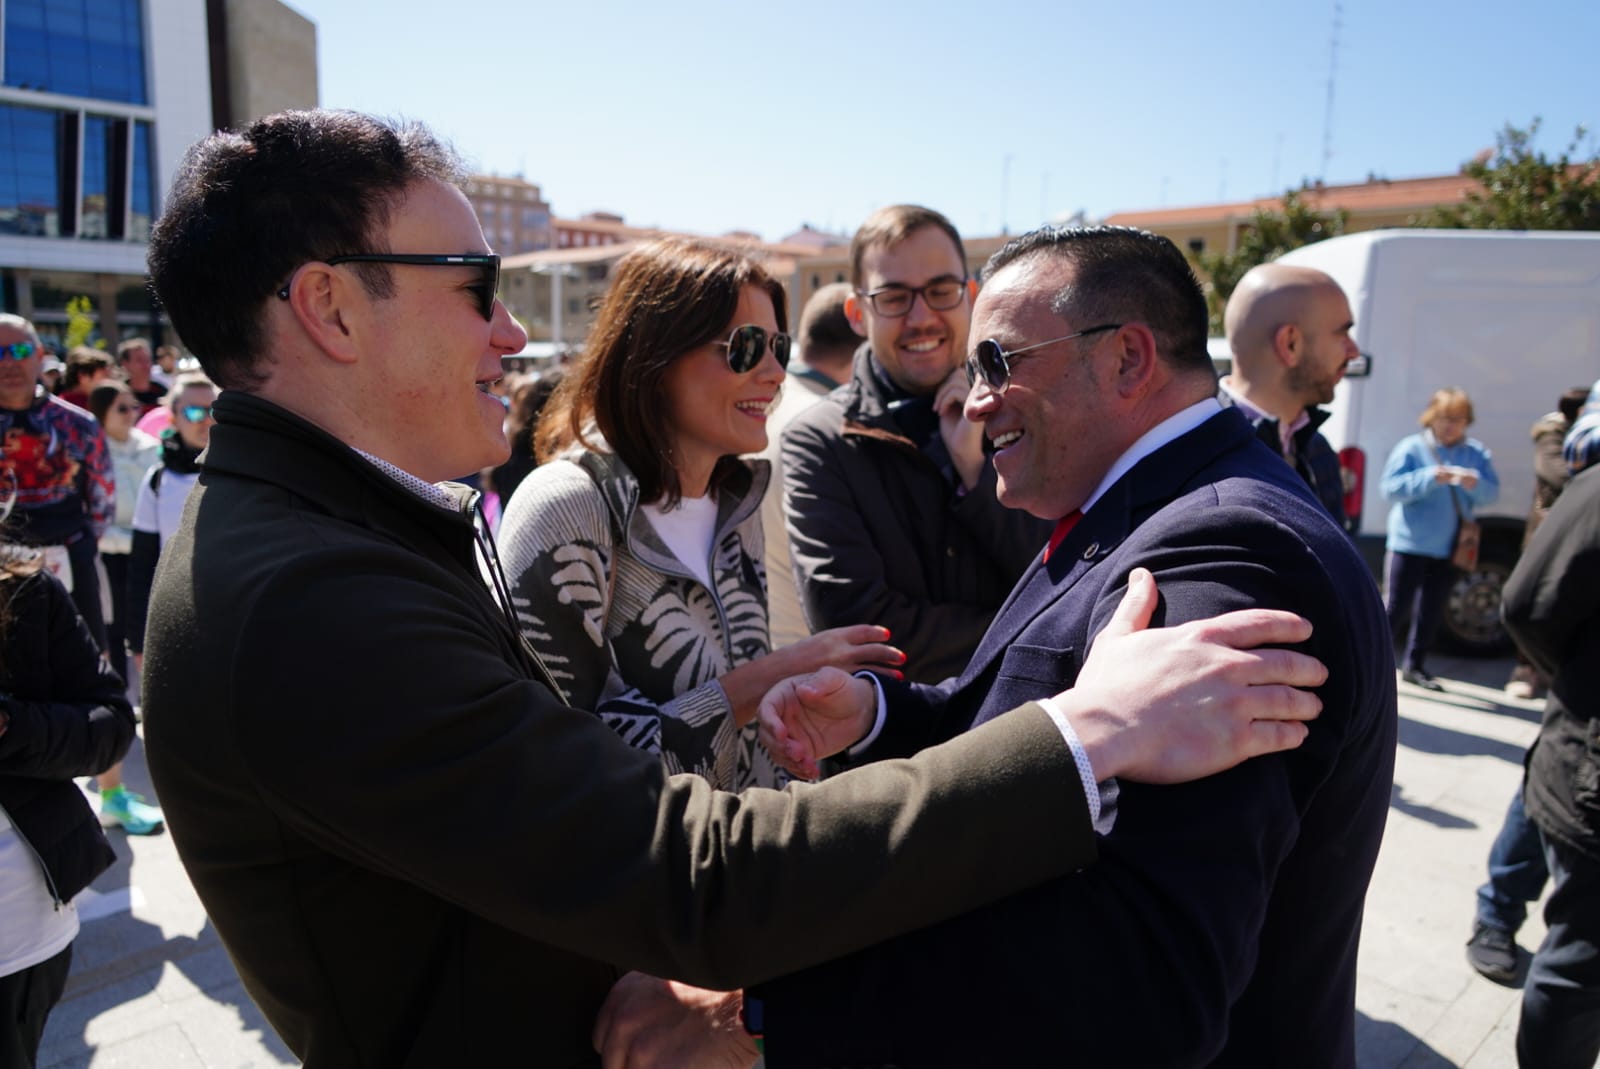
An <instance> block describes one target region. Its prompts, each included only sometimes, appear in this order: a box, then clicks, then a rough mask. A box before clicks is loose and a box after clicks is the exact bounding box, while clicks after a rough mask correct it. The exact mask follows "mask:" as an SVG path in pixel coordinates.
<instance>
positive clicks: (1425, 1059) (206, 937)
mask: <svg viewBox="0 0 1600 1069" xmlns="http://www.w3.org/2000/svg"><path fill="white" fill-rule="evenodd" d="M1430 668H1432V669H1433V671H1435V672H1436V673H1438V675H1439V677H1440V679H1441V680H1442V681H1443V682H1444V685H1445V687H1446V688H1447V690H1446V692H1445V693H1443V694H1428V693H1426V692H1423V691H1420V690H1417V689H1416V688H1413V687H1409V686H1405V685H1402V686H1401V695H1400V717H1401V719H1400V751H1399V757H1398V761H1397V763H1396V769H1395V786H1394V798H1393V801H1392V803H1391V806H1390V811H1389V826H1388V832H1387V834H1386V835H1385V838H1384V844H1383V852H1382V855H1381V856H1380V858H1379V860H1378V869H1377V873H1376V875H1375V877H1374V880H1373V886H1372V891H1371V893H1370V895H1369V896H1368V899H1367V918H1366V928H1365V931H1364V933H1363V936H1362V940H1361V968H1360V987H1359V990H1358V992H1357V998H1356V1001H1357V1007H1358V1009H1359V1011H1360V1017H1359V1020H1358V1036H1357V1038H1358V1046H1359V1052H1360V1053H1359V1062H1360V1065H1361V1066H1362V1067H1363V1069H1435V1067H1440V1066H1460V1067H1463V1069H1511V1067H1513V1066H1515V1064H1516V1059H1515V1057H1514V1055H1513V1039H1514V1036H1515V1033H1516V1025H1517V1007H1518V1002H1519V999H1520V994H1521V993H1520V991H1518V990H1517V989H1514V988H1506V987H1500V986H1498V985H1495V984H1492V983H1490V982H1489V981H1487V980H1484V979H1483V978H1481V977H1479V976H1478V975H1477V974H1476V973H1474V972H1473V971H1472V970H1471V969H1470V968H1469V967H1468V966H1467V963H1466V959H1465V958H1464V956H1463V949H1462V948H1463V943H1464V941H1465V940H1466V937H1467V935H1468V934H1469V932H1470V929H1471V925H1472V910H1473V890H1474V888H1475V887H1476V886H1477V885H1478V884H1479V883H1481V882H1482V880H1483V875H1484V858H1485V856H1486V855H1487V853H1488V850H1489V844H1490V842H1491V841H1492V840H1493V839H1494V836H1495V832H1496V831H1498V830H1499V827H1500V818H1501V816H1502V814H1503V813H1504V811H1505V806H1506V802H1507V801H1508V800H1509V799H1510V797H1511V792H1512V791H1513V790H1514V789H1515V788H1516V786H1517V784H1518V782H1519V780H1520V778H1521V761H1522V752H1523V750H1524V748H1525V747H1526V746H1527V744H1528V743H1529V742H1531V741H1532V739H1533V736H1534V734H1535V732H1536V730H1537V728H1538V722H1539V712H1540V709H1541V708H1542V702H1538V701H1516V700H1513V699H1509V698H1507V697H1506V696H1505V695H1504V693H1503V692H1502V691H1501V690H1500V685H1501V684H1502V683H1504V681H1505V679H1506V676H1507V674H1508V673H1509V670H1510V662H1508V661H1470V660H1452V659H1450V658H1444V657H1438V658H1435V659H1434V660H1433V661H1432V662H1431V663H1430ZM125 769H126V776H127V779H128V782H129V784H130V785H131V786H132V787H133V788H134V789H136V790H140V791H143V792H145V793H147V794H148V793H150V792H149V782H148V778H147V776H146V774H145V769H144V755H143V750H142V747H141V745H140V744H139V743H137V742H136V743H135V745H134V750H133V752H132V754H131V755H130V756H129V759H128V761H127V764H126V766H125ZM111 834H112V840H113V844H114V845H115V847H116V849H117V853H118V854H119V856H120V858H121V860H120V862H119V863H118V864H117V866H116V867H115V868H113V869H112V870H111V871H109V872H107V873H106V874H105V875H103V876H102V877H101V878H100V879H99V880H97V881H96V882H95V884H94V887H93V888H92V890H91V892H90V893H87V894H86V895H85V897H84V898H83V899H81V900H80V908H81V910H82V915H83V919H84V923H83V931H82V934H81V935H80V936H79V937H78V941H77V943H76V944H75V955H76V957H75V960H74V962H73V966H72V976H71V978H70V980H69V982H68V986H67V992H66V995H65V997H64V998H63V1000H62V1002H61V1004H60V1005H59V1006H57V1007H56V1010H55V1013H54V1014H53V1015H52V1016H51V1018H50V1025H49V1028H48V1029H47V1031H46V1033H45V1037H44V1043H43V1047H42V1049H41V1050H40V1058H39V1065H40V1067H41V1069H67V1067H72V1069H89V1067H92V1069H109V1067H129V1069H145V1067H149V1069H177V1067H184V1066H195V1067H204V1069H266V1067H271V1066H281V1065H295V1064H297V1063H296V1062H295V1060H294V1058H293V1057H292V1056H291V1055H290V1054H289V1051H288V1050H287V1048H285V1047H284V1046H283V1044H282V1043H281V1042H279V1040H278V1039H277V1037H276V1036H275V1035H274V1034H273V1032H272V1030H271V1028H270V1027H268V1026H267V1024H266V1022H265V1020H264V1019H263V1018H262V1016H261V1013H260V1011H259V1010H257V1009H256V1007H255V1005H254V1004H253V1003H252V1002H251V1001H250V998H249V996H248V995H247V994H246V993H245V991H244V988H243V986H241V984H240V983H239V979H238V976H237V975H236V974H235V972H234V970H233V967H232V965H231V964H230V963H229V961H228V957H227V954H226V953H225V952H224V951H223V949H222V946H221V944H220V943H219V942H218V940H217V934H216V931H215V929H213V928H212V927H211V925H210V923H209V922H208V921H207V919H206V916H205V912H204V911H203V910H202V909H201V908H200V904H199V902H198V901H197V900H196V899H195V896H194V892H193V890H192V889H191V888H190V886H189V883H188V880H187V879H186V878H185V876H184V873H183V869H182V867H181V866H180V865H179V864H178V859H177V854H176V852H175V851H174V850H173V847H172V840H171V838H170V837H168V836H165V835H161V836H155V837H150V838H129V837H127V836H125V835H123V834H122V832H120V831H114V832H112V833H111ZM1543 934H1544V933H1543V925H1542V924H1540V923H1539V921H1538V919H1537V917H1535V918H1534V919H1532V920H1530V921H1529V923H1528V925H1527V927H1526V928H1524V929H1523V931H1522V933H1521V939H1520V941H1521V943H1522V945H1523V946H1524V947H1525V948H1529V949H1532V948H1533V947H1536V946H1537V945H1538V941H1539V939H1540V938H1542V937H1543ZM1523 971H1524V972H1525V971H1526V962H1525V961H1524V964H1523Z"/></svg>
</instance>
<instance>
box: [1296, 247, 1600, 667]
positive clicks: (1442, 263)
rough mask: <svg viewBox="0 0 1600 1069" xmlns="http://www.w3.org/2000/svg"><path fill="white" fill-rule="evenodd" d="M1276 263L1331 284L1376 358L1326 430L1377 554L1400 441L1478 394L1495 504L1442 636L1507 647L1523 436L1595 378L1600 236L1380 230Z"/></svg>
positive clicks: (1526, 464) (1476, 429)
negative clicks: (1450, 398) (1315, 272)
mask: <svg viewBox="0 0 1600 1069" xmlns="http://www.w3.org/2000/svg"><path fill="white" fill-rule="evenodd" d="M1280 262H1282V263H1286V264H1302V265H1305V266H1307V267H1315V268H1317V269H1319V270H1322V271H1326V272H1327V273H1328V274H1330V275H1332V276H1333V278H1334V279H1335V280H1336V281H1337V282H1338V283H1339V285H1340V286H1342V287H1343V288H1344V291H1345V294H1346V295H1347V296H1348V297H1349V298H1350V307H1351V310H1352V311H1353V312H1354V313H1355V321H1356V326H1355V338H1356V343H1357V344H1358V345H1359V346H1360V348H1361V351H1362V352H1363V353H1364V354H1367V355H1368V356H1369V357H1370V366H1369V367H1368V373H1367V374H1366V375H1365V376H1363V377H1361V378H1351V379H1347V380H1346V381H1344V382H1341V383H1340V384H1339V388H1338V390H1337V391H1336V393H1335V396H1334V400H1333V403H1332V404H1331V405H1330V406H1328V407H1329V408H1330V409H1331V411H1332V413H1333V414H1332V416H1330V417H1329V419H1328V421H1327V422H1326V423H1324V424H1323V425H1322V433H1323V434H1324V435H1326V436H1327V438H1328V441H1329V442H1330V443H1332V445H1333V447H1334V448H1335V449H1337V450H1339V451H1340V458H1341V461H1342V463H1343V464H1344V466H1345V469H1346V477H1345V478H1346V489H1347V491H1349V492H1348V493H1347V495H1346V499H1345V500H1346V505H1347V508H1351V509H1352V516H1353V517H1356V518H1357V526H1356V532H1357V535H1358V538H1359V539H1360V540H1361V541H1362V542H1363V543H1364V548H1365V549H1367V550H1368V552H1369V559H1374V560H1375V559H1377V558H1378V557H1379V556H1380V555H1381V552H1382V544H1383V535H1384V529H1385V526H1386V523H1387V520H1388V514H1389V503H1388V502H1387V501H1385V500H1384V498H1383V493H1382V491H1381V489H1380V487H1379V482H1380V479H1381V476H1382V474H1383V466H1384V463H1385V461H1387V460H1388V458H1389V453H1390V451H1391V450H1392V449H1393V448H1394V446H1395V443H1397V442H1399V441H1400V439H1402V438H1404V437H1405V436H1407V435H1409V434H1414V433H1416V431H1417V430H1418V424H1417V417H1418V415H1419V414H1421V412H1422V409H1423V408H1424V407H1425V406H1426V404H1427V402H1428V398H1429V396H1430V395H1431V394H1432V393H1433V391H1434V390H1436V389H1439V388H1440V387H1443V386H1459V387H1460V388H1462V389H1463V390H1465V391H1466V392H1467V395H1468V396H1469V397H1471V398H1472V404H1473V408H1474V410H1475V413H1476V416H1477V420H1476V422H1475V423H1473V425H1472V426H1471V427H1470V428H1468V430H1467V433H1468V434H1469V435H1470V436H1472V437H1473V438H1476V439H1478V440H1479V441H1481V442H1483V443H1484V445H1486V446H1488V447H1489V449H1490V451H1491V453H1492V454H1493V457H1494V467H1495V471H1496V473H1498V474H1499V476H1500V498H1499V500H1498V501H1496V502H1495V503H1494V504H1492V505H1488V506H1485V507H1484V508H1482V509H1480V510H1479V519H1480V520H1481V521H1482V522H1483V525H1484V541H1483V551H1482V557H1481V563H1480V565H1479V567H1478V570H1477V572H1475V573H1474V574H1472V575H1470V576H1464V577H1462V579H1461V580H1460V581H1459V582H1458V583H1457V584H1456V586H1455V588H1454V590H1453V591H1452V593H1451V598H1450V605H1449V608H1448V609H1447V612H1446V617H1445V624H1444V630H1445V632H1446V638H1447V640H1449V641H1450V642H1451V644H1452V645H1454V646H1456V647H1457V648H1460V649H1464V650H1467V651H1469V652H1485V653H1487V652H1496V651H1499V650H1503V649H1505V648H1506V645H1507V640H1506V637H1505V633H1504V631H1503V629H1502V628H1501V626H1500V587H1501V584H1502V583H1503V582H1504V580H1505V577H1506V575H1507V574H1509V572H1510V570H1511V568H1512V566H1513V565H1514V564H1515V563H1516V560H1517V553H1518V550H1519V548H1520V546H1521V544H1522V530H1523V523H1524V521H1525V519H1526V517H1527V514H1528V509H1529V507H1530V505H1531V503H1532V500H1533V483H1534V479H1533V443H1532V441H1531V440H1530V439H1529V436H1528V430H1529V428H1530V427H1531V426H1532V424H1533V422H1534V420H1536V419H1538V418H1539V417H1540V416H1542V415H1544V414H1545V413H1547V412H1551V411H1554V409H1555V407H1556V402H1557V400H1558V399H1559V398H1560V396H1561V394H1562V392H1563V391H1565V390H1567V389H1569V388H1570V387H1573V386H1588V385H1589V384H1591V383H1593V382H1594V381H1595V379H1596V378H1600V233H1594V232H1528V231H1511V232H1506V231H1487V230H1378V231H1372V232H1369V233H1362V234H1350V235H1346V236H1344V237H1338V238H1330V239H1329V240H1327V241H1322V242H1318V243H1317V244H1315V245H1307V246H1305V247H1303V248H1300V249H1296V250H1294V251H1293V252H1290V253H1288V254H1287V255H1285V256H1284V257H1283V258H1282V260H1281V261H1280ZM1357 510H1358V511H1357Z"/></svg>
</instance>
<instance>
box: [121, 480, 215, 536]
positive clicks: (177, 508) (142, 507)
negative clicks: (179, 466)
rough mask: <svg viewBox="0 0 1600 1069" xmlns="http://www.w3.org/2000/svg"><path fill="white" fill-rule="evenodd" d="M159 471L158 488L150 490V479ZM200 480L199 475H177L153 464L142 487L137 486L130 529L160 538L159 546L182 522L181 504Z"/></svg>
mask: <svg viewBox="0 0 1600 1069" xmlns="http://www.w3.org/2000/svg"><path fill="white" fill-rule="evenodd" d="M158 471H159V472H161V489H160V490H152V489H151V480H153V479H154V478H155V473H156V472H158ZM199 480H200V473H199V472H176V471H173V470H172V469H170V468H164V467H162V466H161V465H159V464H158V465H156V466H155V467H153V468H151V469H150V470H149V471H148V472H146V473H145V477H144V484H143V485H142V486H140V487H139V500H138V501H137V502H135V503H134V506H133V529H134V530H135V531H151V532H154V533H155V534H156V535H158V536H159V537H160V539H161V545H163V546H164V545H166V544H167V539H169V538H171V537H172V536H173V535H175V534H177V533H178V525H179V524H180V523H182V522H183V503H184V502H185V501H187V500H188V499H189V491H190V490H193V489H194V484H195V483H196V482H198V481H199Z"/></svg>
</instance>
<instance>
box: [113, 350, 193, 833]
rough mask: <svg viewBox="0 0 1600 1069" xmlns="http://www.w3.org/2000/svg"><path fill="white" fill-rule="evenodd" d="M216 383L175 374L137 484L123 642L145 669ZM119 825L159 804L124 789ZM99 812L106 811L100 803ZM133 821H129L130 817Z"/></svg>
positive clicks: (157, 821) (145, 819) (157, 817)
mask: <svg viewBox="0 0 1600 1069" xmlns="http://www.w3.org/2000/svg"><path fill="white" fill-rule="evenodd" d="M216 398H217V388H216V387H215V386H214V385H212V383H211V380H210V379H208V378H206V377H205V375H203V374H201V373H200V372H198V371H193V372H185V373H184V374H182V375H179V376H178V378H177V380H176V381H175V382H174V383H173V384H172V390H171V391H170V392H169V393H168V394H167V398H166V406H167V408H168V410H169V411H170V412H171V413H172V425H171V426H170V427H168V428H167V430H165V431H163V432H162V434H161V463H159V464H157V465H156V466H155V467H153V468H151V469H150V471H149V472H148V473H147V474H146V475H145V478H144V482H143V483H142V484H141V485H140V487H139V500H138V502H137V503H136V504H135V505H134V508H133V552H132V555H131V556H130V558H129V560H128V648H129V649H130V650H132V651H133V663H134V667H135V668H136V669H137V670H139V671H141V672H142V671H143V670H144V624H145V614H146V613H147V612H148V610H149V608H150V587H151V585H152V584H153V583H154V581H155V576H156V561H157V560H158V559H159V558H160V556H161V547H162V546H164V545H165V544H166V542H167V539H169V538H171V537H172V536H173V535H174V534H176V533H177V530H178V524H179V521H180V520H181V519H182V517H183V503H184V502H185V501H186V500H188V497H189V491H190V490H192V489H193V488H194V484H195V482H196V480H198V479H199V478H200V465H199V463H198V461H199V457H200V454H201V453H203V452H204V451H205V448H206V446H207V445H208V444H210V442H211V424H212V422H213V420H212V418H211V403H212V402H213V401H215V400H216ZM128 797H129V799H130V806H129V812H128V814H127V817H126V818H125V819H123V821H122V824H123V827H125V828H127V829H128V830H129V831H132V830H133V827H134V823H138V824H142V825H153V826H154V827H160V826H161V819H162V818H161V810H160V809H157V808H156V807H155V806H153V805H146V804H145V803H144V801H143V800H142V799H140V798H139V797H138V796H137V795H129V796H128ZM101 812H102V813H104V812H105V808H104V804H102V807H101ZM130 821H131V822H134V823H130Z"/></svg>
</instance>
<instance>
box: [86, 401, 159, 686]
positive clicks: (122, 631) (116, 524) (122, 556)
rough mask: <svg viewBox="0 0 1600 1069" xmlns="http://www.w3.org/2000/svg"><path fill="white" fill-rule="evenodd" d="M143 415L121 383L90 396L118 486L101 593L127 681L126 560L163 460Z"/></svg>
mask: <svg viewBox="0 0 1600 1069" xmlns="http://www.w3.org/2000/svg"><path fill="white" fill-rule="evenodd" d="M141 409H142V406H141V405H140V404H139V399H138V398H137V397H135V396H133V391H132V390H130V389H128V386H127V384H126V383H124V382H122V381H121V380H118V379H113V380H112V381H110V382H102V383H101V384H100V385H98V386H96V387H95V388H94V389H92V390H90V391H89V411H90V412H92V413H94V418H95V419H97V420H99V421H100V426H101V428H102V429H103V430H104V431H105V433H106V451H107V452H108V453H110V454H111V470H112V474H113V475H114V476H115V478H116V484H117V513H116V517H115V518H114V519H113V520H112V522H111V524H110V525H109V526H107V527H106V532H105V534H103V535H101V536H100V560H101V562H102V563H104V564H105V567H106V583H105V586H104V587H103V589H104V590H105V591H106V592H107V593H108V594H109V595H110V599H111V612H110V613H109V614H108V615H107V617H106V643H107V645H106V653H107V655H108V656H109V657H110V658H111V667H112V668H115V669H116V670H117V675H119V676H121V677H122V678H123V679H128V646H127V635H128V630H127V617H128V555H129V554H130V553H131V552H132V551H133V506H134V504H135V502H137V501H138V500H139V487H141V486H143V485H144V477H145V475H147V474H148V473H149V471H150V469H151V468H152V467H154V466H155V465H156V464H157V463H159V462H160V460H161V443H160V442H159V441H157V440H156V439H155V438H154V437H152V436H151V435H148V434H146V433H145V432H144V431H141V430H139V429H138V428H137V427H135V426H134V425H133V424H134V421H136V420H137V419H138V418H139V413H140V411H141ZM129 682H132V681H131V680H129Z"/></svg>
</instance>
